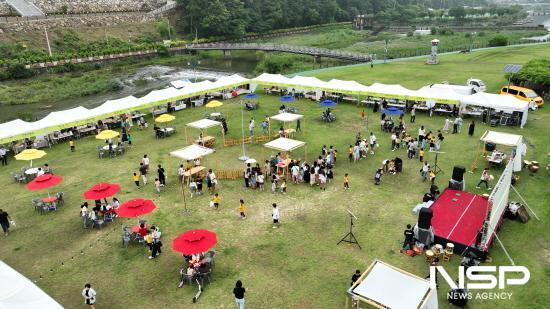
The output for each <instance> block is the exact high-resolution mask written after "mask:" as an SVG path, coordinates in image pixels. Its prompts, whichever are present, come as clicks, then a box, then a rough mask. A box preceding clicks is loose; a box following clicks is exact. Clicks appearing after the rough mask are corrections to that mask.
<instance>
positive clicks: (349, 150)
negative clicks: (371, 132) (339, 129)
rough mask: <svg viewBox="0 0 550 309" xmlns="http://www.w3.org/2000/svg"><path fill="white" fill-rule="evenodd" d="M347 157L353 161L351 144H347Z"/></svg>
mask: <svg viewBox="0 0 550 309" xmlns="http://www.w3.org/2000/svg"><path fill="white" fill-rule="evenodd" d="M348 158H349V162H353V146H352V145H349V148H348Z"/></svg>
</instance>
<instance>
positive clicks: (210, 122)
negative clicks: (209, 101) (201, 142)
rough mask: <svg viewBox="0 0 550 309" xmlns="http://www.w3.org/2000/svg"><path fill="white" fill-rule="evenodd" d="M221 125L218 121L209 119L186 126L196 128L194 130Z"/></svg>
mask: <svg viewBox="0 0 550 309" xmlns="http://www.w3.org/2000/svg"><path fill="white" fill-rule="evenodd" d="M221 124H222V123H221V122H219V121H214V120H210V119H201V120H197V121H193V122H190V123H188V124H187V126H188V127H192V128H196V129H201V130H203V129H208V128H211V127H215V126H220V125H221Z"/></svg>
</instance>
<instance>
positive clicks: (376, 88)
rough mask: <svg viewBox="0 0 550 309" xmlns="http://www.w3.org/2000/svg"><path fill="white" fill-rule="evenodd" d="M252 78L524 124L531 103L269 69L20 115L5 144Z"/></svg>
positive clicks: (5, 131)
mask: <svg viewBox="0 0 550 309" xmlns="http://www.w3.org/2000/svg"><path fill="white" fill-rule="evenodd" d="M246 84H249V85H250V91H251V92H254V91H255V90H256V87H257V85H263V86H278V87H283V88H288V89H295V90H313V91H327V92H337V93H343V94H348V95H356V96H358V97H359V96H371V97H378V98H393V99H400V100H413V101H432V102H435V103H441V104H450V105H457V104H460V105H461V106H466V105H473V106H478V107H483V108H492V109H495V110H496V111H504V112H508V113H512V112H514V111H519V112H522V113H523V118H522V126H523V125H524V124H525V123H526V121H527V112H528V104H527V103H526V102H523V101H520V100H518V99H516V98H514V97H512V96H501V95H497V94H490V93H477V94H474V95H459V94H457V93H455V92H453V91H450V90H448V89H440V88H435V87H429V86H426V87H423V88H421V89H419V90H410V89H407V88H405V87H403V86H401V85H389V84H380V83H374V84H372V85H371V86H366V85H363V84H360V83H358V82H356V81H344V80H338V79H332V80H330V81H322V80H320V79H318V78H315V77H307V76H294V77H292V78H289V77H286V76H283V75H280V74H268V73H264V74H261V75H260V76H258V77H256V78H253V79H247V78H244V77H241V76H239V75H237V74H235V75H231V76H224V77H221V78H220V79H218V80H217V81H215V82H211V81H208V80H206V81H201V82H197V83H185V84H184V85H183V87H181V88H176V87H168V88H165V89H162V90H153V91H151V92H150V93H148V94H147V95H145V96H143V97H141V98H136V97H134V96H128V97H124V98H120V99H116V100H109V101H106V102H105V103H103V104H102V105H100V106H98V107H96V108H93V109H87V108H84V107H81V106H79V107H76V108H72V109H68V110H64V111H59V112H52V113H50V114H49V115H47V116H46V117H44V118H42V119H40V120H38V121H35V122H25V121H23V120H20V119H16V120H13V121H10V122H6V123H3V124H0V144H2V143H7V142H11V141H15V140H20V139H23V138H25V137H33V136H37V135H40V134H46V133H50V132H54V131H57V130H60V129H63V128H69V127H73V126H79V125H83V124H86V123H90V122H93V121H97V120H100V119H105V118H108V117H111V116H114V115H119V114H123V113H129V112H132V111H137V110H143V109H146V108H151V107H155V106H159V105H162V104H166V103H168V102H174V101H177V100H183V99H186V98H191V97H196V96H199V95H203V94H207V93H213V92H217V91H221V90H227V89H232V88H236V87H239V86H242V85H246Z"/></svg>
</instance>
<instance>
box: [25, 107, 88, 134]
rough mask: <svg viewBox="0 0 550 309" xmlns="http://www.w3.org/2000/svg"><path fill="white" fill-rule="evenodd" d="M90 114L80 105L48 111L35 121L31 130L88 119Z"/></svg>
mask: <svg viewBox="0 0 550 309" xmlns="http://www.w3.org/2000/svg"><path fill="white" fill-rule="evenodd" d="M91 116H92V114H91V112H90V110H89V109H87V108H84V107H82V106H79V107H75V108H71V109H67V110H64V111H59V112H52V113H49V114H48V116H46V117H44V118H42V119H40V120H38V121H35V122H34V123H33V130H40V129H46V128H50V127H56V126H59V125H63V124H65V123H71V122H77V121H79V120H84V119H88V118H90V117H91Z"/></svg>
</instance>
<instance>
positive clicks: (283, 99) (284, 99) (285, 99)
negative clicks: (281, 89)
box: [279, 95, 294, 102]
mask: <svg viewBox="0 0 550 309" xmlns="http://www.w3.org/2000/svg"><path fill="white" fill-rule="evenodd" d="M279 101H281V102H294V97H293V96H291V95H284V96H282V97H281V98H280V99H279Z"/></svg>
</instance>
